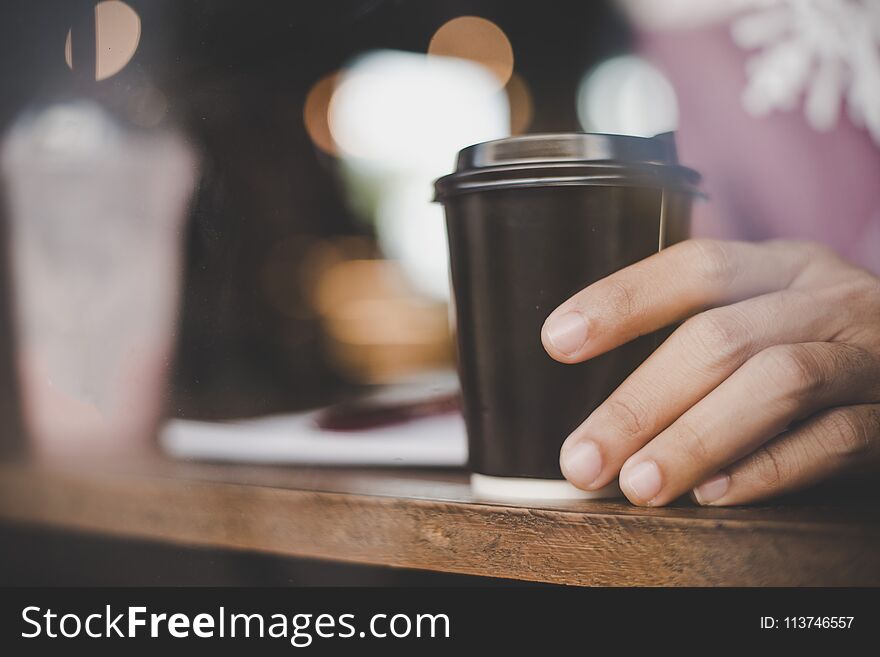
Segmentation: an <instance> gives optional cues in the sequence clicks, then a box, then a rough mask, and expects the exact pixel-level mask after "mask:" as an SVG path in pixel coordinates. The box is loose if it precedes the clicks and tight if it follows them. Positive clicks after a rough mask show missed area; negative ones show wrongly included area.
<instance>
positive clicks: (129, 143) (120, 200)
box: [0, 102, 196, 460]
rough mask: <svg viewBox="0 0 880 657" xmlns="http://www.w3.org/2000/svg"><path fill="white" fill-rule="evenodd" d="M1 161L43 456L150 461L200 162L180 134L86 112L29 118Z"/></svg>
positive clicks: (28, 391) (23, 348)
mask: <svg viewBox="0 0 880 657" xmlns="http://www.w3.org/2000/svg"><path fill="white" fill-rule="evenodd" d="M0 160H2V164H0V166H2V174H3V182H4V187H5V198H6V206H7V207H6V213H7V216H8V225H9V245H10V253H9V262H10V265H11V267H10V269H11V275H12V295H13V303H14V316H15V333H16V342H17V354H18V370H19V378H20V386H21V396H22V404H23V415H24V421H25V427H26V430H27V432H28V436H29V438H30V441H31V446H32V448H33V451H35V452H36V454H37V455H38V456H40V457H42V458H46V459H49V460H61V459H64V460H68V459H71V458H82V459H89V460H95V459H104V458H108V457H119V456H120V455H130V454H132V453H138V452H144V451H147V450H148V449H149V448H150V446H151V445H152V437H153V436H154V434H155V430H156V427H157V424H158V421H159V419H160V416H161V414H162V410H163V405H164V399H165V385H166V379H167V370H168V365H169V362H170V359H171V355H172V349H173V343H174V333H175V331H174V326H175V321H176V315H177V306H178V296H179V279H180V270H181V266H180V261H181V233H182V230H181V229H182V227H183V222H184V220H185V216H186V210H187V206H188V202H189V198H190V196H191V194H192V190H193V185H194V182H195V178H196V166H195V164H196V160H195V157H194V155H193V153H192V151H191V150H190V149H189V147H187V145H186V143H185V142H184V141H183V139H182V138H181V137H180V136H178V135H176V134H173V133H169V132H162V131H150V132H146V131H132V130H128V129H125V128H123V127H122V126H120V125H119V124H117V123H116V122H115V121H114V120H112V119H111V118H110V117H109V116H108V115H107V114H106V113H105V112H104V111H103V110H102V109H101V108H99V107H98V106H97V105H94V104H91V103H86V102H80V103H73V104H65V105H58V106H53V107H50V108H48V109H44V110H41V111H39V112H32V113H29V114H27V115H26V116H23V117H22V118H21V119H19V120H18V121H17V122H16V124H15V125H14V126H13V127H12V129H11V130H10V132H9V133H8V134H7V136H6V138H5V140H4V143H3V146H2V154H0Z"/></svg>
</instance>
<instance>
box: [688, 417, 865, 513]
mask: <svg viewBox="0 0 880 657" xmlns="http://www.w3.org/2000/svg"><path fill="white" fill-rule="evenodd" d="M877 460H880V404H866V405H860V406H847V407H843V408H834V409H831V410H828V411H825V412H823V413H821V414H819V415H817V416H815V417H813V418H810V419H809V420H808V421H806V422H804V423H803V424H801V425H799V426H797V427H796V428H795V429H792V430H791V431H788V432H786V433H784V434H782V435H781V436H779V437H778V438H776V439H775V440H772V441H770V442H768V443H767V444H765V445H764V446H762V447H761V448H759V449H758V450H757V451H755V452H754V453H752V454H750V455H749V456H747V457H745V458H744V459H742V460H741V461H739V462H737V463H736V464H734V465H733V466H731V467H730V468H728V469H727V470H726V471H724V472H721V473H718V474H716V475H715V476H713V477H711V478H710V479H708V480H707V481H705V482H703V483H702V484H701V485H700V486H698V487H696V488H695V489H694V491H693V496H694V499H695V500H696V501H697V502H698V503H699V504H704V505H712V506H729V505H734V504H747V503H749V502H755V501H758V500H761V499H765V498H768V497H772V496H776V495H780V494H782V493H787V492H791V491H794V490H797V489H799V488H804V487H806V486H809V485H810V484H814V483H816V482H818V481H821V480H823V479H826V478H828V477H831V476H833V475H836V474H838V473H840V472H843V471H845V470H847V469H849V468H851V467H852V466H853V465H854V464H856V463H858V464H864V463H865V462H866V461H868V462H870V461H873V462H876V461H877Z"/></svg>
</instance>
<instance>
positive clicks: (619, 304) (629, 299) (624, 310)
mask: <svg viewBox="0 0 880 657" xmlns="http://www.w3.org/2000/svg"><path fill="white" fill-rule="evenodd" d="M636 297H637V295H636V291H635V290H634V289H633V287H632V285H630V284H629V283H627V282H626V281H619V280H614V281H612V282H611V283H610V285H609V289H608V292H607V297H606V299H607V301H608V304H609V306H610V308H611V311H612V312H613V313H614V315H615V316H616V317H618V318H626V317H631V316H632V315H633V314H634V313H635V312H636Z"/></svg>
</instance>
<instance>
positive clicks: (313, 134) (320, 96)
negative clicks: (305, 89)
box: [303, 73, 339, 155]
mask: <svg viewBox="0 0 880 657" xmlns="http://www.w3.org/2000/svg"><path fill="white" fill-rule="evenodd" d="M338 80H339V74H338V73H332V74H330V75H327V76H324V77H323V78H321V79H320V80H318V81H317V82H316V83H315V84H314V85H312V88H311V89H310V90H309V93H308V95H307V96H306V102H305V106H304V107H303V122H304V123H305V126H306V132H308V133H309V137H310V138H311V140H312V142H313V143H314V144H315V146H317V147H318V148H320V149H321V150H322V151H324V152H325V153H328V154H330V155H333V154H335V153H336V143H335V142H334V141H333V135H332V133H331V132H330V122H329V117H328V115H329V111H330V100H331V98H332V97H333V91H334V89H336V84H337V82H338Z"/></svg>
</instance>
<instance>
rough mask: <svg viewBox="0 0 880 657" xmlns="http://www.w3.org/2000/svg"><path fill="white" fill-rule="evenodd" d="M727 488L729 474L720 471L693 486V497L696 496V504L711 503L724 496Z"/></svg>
mask: <svg viewBox="0 0 880 657" xmlns="http://www.w3.org/2000/svg"><path fill="white" fill-rule="evenodd" d="M728 488H730V475H727V474H725V473H723V472H720V473H718V474H717V475H715V476H714V477H712V478H711V479H708V480H707V481H704V482H703V483H702V484H700V485H699V486H697V487H696V488H694V497H695V498H697V503H698V504H712V502H715V501H717V500H720V499H721V498H722V497H724V494H725V493H727V489H728Z"/></svg>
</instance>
